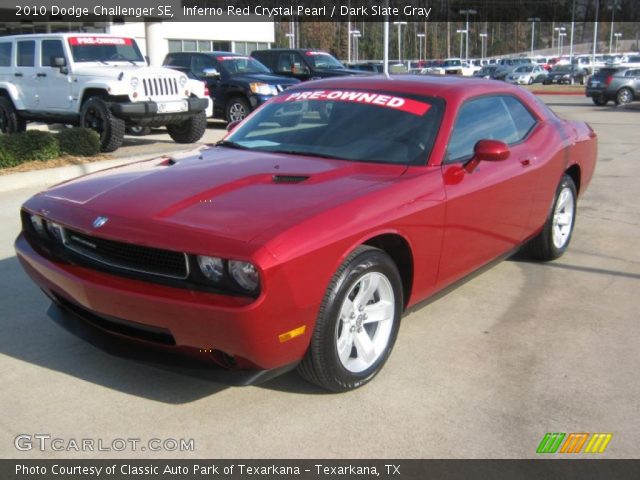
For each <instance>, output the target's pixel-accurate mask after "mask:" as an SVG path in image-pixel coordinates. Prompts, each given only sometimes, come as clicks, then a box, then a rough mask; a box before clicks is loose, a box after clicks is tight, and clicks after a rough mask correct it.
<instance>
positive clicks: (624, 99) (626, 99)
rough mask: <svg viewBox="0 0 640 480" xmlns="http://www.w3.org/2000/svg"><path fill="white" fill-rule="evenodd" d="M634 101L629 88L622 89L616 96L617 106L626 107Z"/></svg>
mask: <svg viewBox="0 0 640 480" xmlns="http://www.w3.org/2000/svg"><path fill="white" fill-rule="evenodd" d="M632 101H633V92H632V91H631V90H630V89H628V88H621V89H620V90H618V93H617V94H616V105H626V104H627V103H631V102H632Z"/></svg>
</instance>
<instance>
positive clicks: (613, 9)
mask: <svg viewBox="0 0 640 480" xmlns="http://www.w3.org/2000/svg"><path fill="white" fill-rule="evenodd" d="M607 8H608V9H609V10H611V32H610V34H609V53H611V47H612V45H613V20H614V18H615V17H616V10H620V5H618V0H613V4H611V5H607Z"/></svg>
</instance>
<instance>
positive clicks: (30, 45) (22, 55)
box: [18, 40, 36, 67]
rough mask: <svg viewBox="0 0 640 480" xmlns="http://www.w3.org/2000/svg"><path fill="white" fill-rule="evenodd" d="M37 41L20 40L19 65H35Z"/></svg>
mask: <svg viewBox="0 0 640 480" xmlns="http://www.w3.org/2000/svg"><path fill="white" fill-rule="evenodd" d="M35 54H36V42H35V40H29V41H25V42H18V66H19V67H33V66H35Z"/></svg>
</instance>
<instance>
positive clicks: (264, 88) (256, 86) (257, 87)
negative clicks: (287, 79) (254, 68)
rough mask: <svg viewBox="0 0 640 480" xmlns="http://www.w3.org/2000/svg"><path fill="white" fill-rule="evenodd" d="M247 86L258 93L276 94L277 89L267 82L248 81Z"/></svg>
mask: <svg viewBox="0 0 640 480" xmlns="http://www.w3.org/2000/svg"><path fill="white" fill-rule="evenodd" d="M249 88H251V91H252V92H253V93H256V94H258V95H277V94H278V89H277V88H276V87H275V86H274V85H269V84H268V83H261V82H255V83H250V84H249Z"/></svg>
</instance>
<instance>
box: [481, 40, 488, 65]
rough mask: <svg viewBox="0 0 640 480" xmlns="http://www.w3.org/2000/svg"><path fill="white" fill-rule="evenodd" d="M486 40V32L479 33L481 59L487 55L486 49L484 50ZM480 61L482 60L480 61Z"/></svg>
mask: <svg viewBox="0 0 640 480" xmlns="http://www.w3.org/2000/svg"><path fill="white" fill-rule="evenodd" d="M486 41H487V34H486V33H481V34H480V42H481V43H480V56H481V57H482V60H484V59H485V58H486V56H487V51H486V44H485V42H486ZM480 63H482V62H480Z"/></svg>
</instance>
